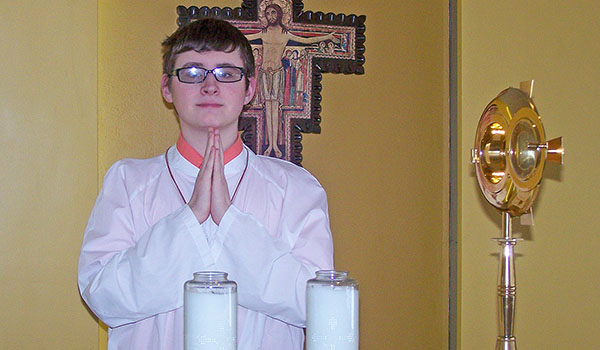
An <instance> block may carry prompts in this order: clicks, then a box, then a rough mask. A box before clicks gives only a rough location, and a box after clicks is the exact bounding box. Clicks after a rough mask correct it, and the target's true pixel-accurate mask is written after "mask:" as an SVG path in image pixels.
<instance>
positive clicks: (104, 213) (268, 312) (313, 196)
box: [79, 147, 333, 350]
mask: <svg viewBox="0 0 600 350" xmlns="http://www.w3.org/2000/svg"><path fill="white" fill-rule="evenodd" d="M168 157H169V163H170V166H171V170H172V172H173V175H174V177H175V180H176V182H177V184H178V185H179V187H180V189H181V191H182V193H183V195H184V197H185V198H186V200H189V198H190V197H191V194H192V191H193V187H194V183H195V179H196V176H197V174H198V168H196V167H195V166H194V165H192V164H191V163H189V162H188V161H187V160H186V159H185V158H183V157H182V156H181V154H180V153H179V152H178V151H177V149H176V147H171V148H170V149H169V151H168ZM247 157H248V166H247V170H246V172H245V174H244V176H243V179H242V181H241V182H240V184H239V189H238V191H237V195H236V197H235V199H234V201H233V204H232V205H231V207H230V208H229V209H228V210H227V212H226V213H225V215H224V216H223V218H222V221H221V223H220V225H219V226H217V225H216V224H215V223H214V222H213V221H212V219H211V218H209V219H208V220H206V221H205V222H203V223H202V224H200V223H198V221H197V219H196V217H195V216H194V214H193V213H192V211H191V209H190V208H189V207H188V206H187V205H184V204H183V200H182V198H181V196H180V194H179V192H178V191H177V188H176V187H175V185H174V183H173V181H172V179H171V177H170V175H169V173H168V170H167V167H166V163H165V158H164V155H161V156H158V157H154V158H151V159H144V160H137V159H125V160H121V161H119V162H117V163H115V164H114V165H113V166H112V167H111V168H110V169H109V171H108V172H107V174H106V176H105V178H104V184H103V188H102V190H101V192H100V194H99V195H98V199H97V201H96V204H95V207H94V209H93V211H92V214H91V216H90V219H89V223H88V226H87V228H86V231H85V235H84V239H83V245H82V248H81V256H80V259H79V289H80V292H81V295H82V297H83V299H84V300H85V302H86V303H87V304H88V306H89V307H90V308H91V310H92V311H93V312H94V313H95V314H96V315H97V316H98V318H100V319H101V320H102V321H103V322H105V323H106V324H107V325H108V326H109V327H110V328H109V342H108V343H109V346H108V348H109V349H111V350H112V349H144V350H151V349H169V350H171V349H183V307H182V306H183V284H184V283H185V281H187V280H190V279H192V277H193V273H194V272H197V271H202V270H216V271H224V272H227V273H228V274H229V276H228V278H229V279H230V280H233V281H235V282H237V284H238V303H239V307H238V349H239V350H259V349H263V350H266V349H272V350H293V349H302V347H303V341H304V335H303V332H302V327H305V322H306V310H305V289H306V281H307V280H308V279H311V278H314V276H315V271H316V270H319V269H332V268H333V243H332V237H331V231H330V228H329V217H328V208H327V199H326V195H325V192H324V190H323V188H322V187H321V185H320V184H319V183H318V181H317V180H316V179H315V178H314V177H313V176H312V175H310V173H308V171H306V170H305V169H303V168H301V167H298V166H296V165H294V164H291V163H288V162H285V161H282V160H278V159H274V158H269V157H264V156H257V155H255V154H254V153H253V152H252V151H251V150H249V149H248V148H244V150H243V151H242V152H241V153H240V155H238V156H237V157H236V158H234V159H233V160H232V161H230V162H229V163H227V164H226V165H225V177H226V179H227V183H228V187H229V192H230V194H231V195H232V194H233V192H234V190H235V187H236V186H237V184H238V182H239V180H240V177H241V175H242V173H243V171H244V168H245V165H246V158H247Z"/></svg>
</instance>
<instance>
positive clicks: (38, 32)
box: [0, 0, 97, 349]
mask: <svg viewBox="0 0 600 350" xmlns="http://www.w3.org/2000/svg"><path fill="white" fill-rule="evenodd" d="M0 14H1V15H0V18H1V20H0V33H2V34H1V39H0V62H1V64H0V76H1V77H2V83H1V84H0V149H2V152H1V153H0V163H1V164H2V168H1V170H0V174H1V175H2V176H0V349H93V348H95V347H96V339H95V337H96V333H97V332H96V329H95V324H96V323H95V322H94V319H93V318H92V317H91V316H90V315H89V314H88V311H87V310H86V308H85V307H84V306H83V304H82V302H81V299H80V298H79V293H78V291H77V259H78V256H79V247H80V245H81V238H82V232H83V229H84V228H85V224H86V222H87V216H88V215H89V211H90V210H91V208H92V205H93V201H94V198H95V196H96V191H97V177H96V176H97V161H96V146H97V138H96V135H97V127H96V115H97V108H96V106H97V105H96V97H97V93H96V91H97V90H96V89H97V75H96V67H97V62H96V17H97V9H96V1H90V0H86V1H66V0H53V1H49V2H47V1H28V0H24V1H2V2H0Z"/></svg>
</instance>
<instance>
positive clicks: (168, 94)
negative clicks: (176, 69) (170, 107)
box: [160, 74, 173, 103]
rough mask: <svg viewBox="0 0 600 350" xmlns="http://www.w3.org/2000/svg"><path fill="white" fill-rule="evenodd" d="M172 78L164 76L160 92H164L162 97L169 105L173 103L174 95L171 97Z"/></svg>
mask: <svg viewBox="0 0 600 350" xmlns="http://www.w3.org/2000/svg"><path fill="white" fill-rule="evenodd" d="M170 78H171V77H170V76H168V75H167V74H163V76H162V78H161V79H160V91H161V92H162V96H163V98H164V99H165V101H167V102H168V103H173V95H171V89H170V87H169V79H170Z"/></svg>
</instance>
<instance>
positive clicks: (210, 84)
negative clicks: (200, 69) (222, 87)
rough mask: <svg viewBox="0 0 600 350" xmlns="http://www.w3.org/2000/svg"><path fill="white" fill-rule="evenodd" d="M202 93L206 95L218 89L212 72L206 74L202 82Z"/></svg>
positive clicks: (214, 92) (212, 93)
mask: <svg viewBox="0 0 600 350" xmlns="http://www.w3.org/2000/svg"><path fill="white" fill-rule="evenodd" d="M201 89H202V93H203V94H206V95H214V94H216V93H217V92H218V91H219V85H218V82H217V79H216V78H215V76H214V75H213V73H212V72H209V73H207V74H206V78H204V81H203V82H202V87H201Z"/></svg>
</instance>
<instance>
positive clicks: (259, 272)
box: [211, 177, 333, 327]
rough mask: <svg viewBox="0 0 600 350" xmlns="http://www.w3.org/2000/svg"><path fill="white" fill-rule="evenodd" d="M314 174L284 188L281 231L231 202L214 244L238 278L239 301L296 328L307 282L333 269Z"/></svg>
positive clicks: (220, 264)
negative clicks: (274, 231) (325, 270)
mask: <svg viewBox="0 0 600 350" xmlns="http://www.w3.org/2000/svg"><path fill="white" fill-rule="evenodd" d="M310 179H311V181H309V184H308V186H306V183H303V186H298V185H296V186H293V187H289V188H287V189H285V193H284V194H283V208H281V217H280V219H279V222H278V225H277V226H278V230H279V232H277V233H276V234H269V232H268V229H267V228H266V227H265V226H264V225H263V224H261V223H260V222H259V221H258V220H256V219H255V218H254V217H253V216H252V215H250V214H247V213H244V212H242V211H241V210H240V209H238V208H237V207H235V206H234V205H232V206H231V207H230V208H229V209H228V210H227V212H226V213H225V215H224V216H223V219H222V220H221V223H220V225H219V228H218V231H217V235H216V239H215V241H214V242H213V244H212V245H211V251H212V254H213V257H214V259H215V262H216V268H217V269H218V270H222V271H227V272H228V274H229V277H230V279H232V280H234V281H236V282H237V283H238V303H239V304H240V305H241V306H244V307H245V308H248V309H251V310H255V311H258V312H260V313H264V314H266V315H267V316H269V317H273V318H276V319H279V320H281V321H283V322H286V323H289V324H292V325H295V326H298V327H305V325H306V282H307V281H308V280H309V279H311V278H314V277H315V271H317V270H321V269H332V268H333V242H332V237H331V231H330V228H329V216H328V208H327V198H326V195H325V191H324V190H323V189H322V187H321V186H320V184H318V182H317V181H316V180H314V178H312V177H311V178H310ZM265 200H268V199H265Z"/></svg>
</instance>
